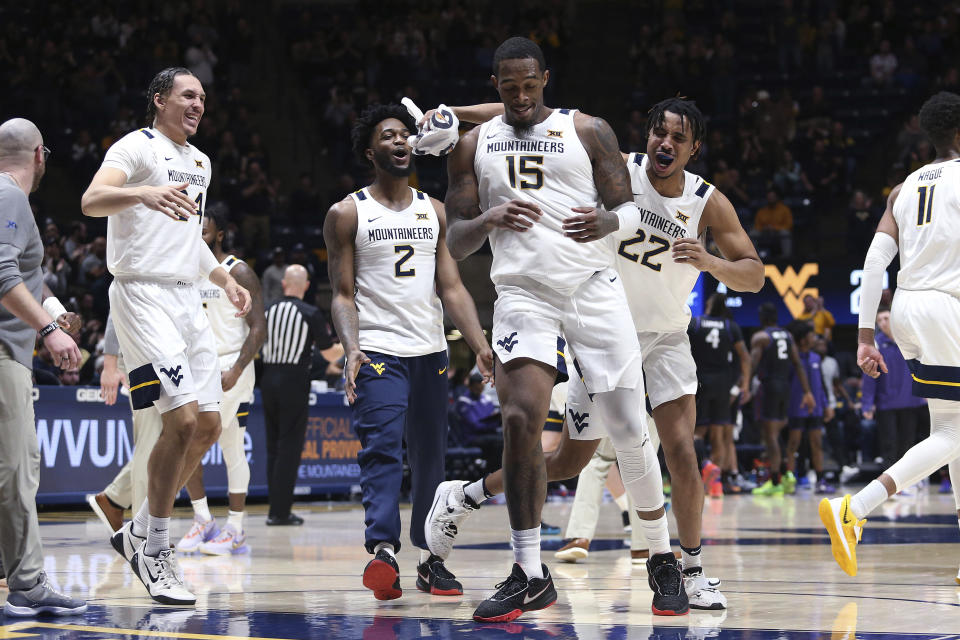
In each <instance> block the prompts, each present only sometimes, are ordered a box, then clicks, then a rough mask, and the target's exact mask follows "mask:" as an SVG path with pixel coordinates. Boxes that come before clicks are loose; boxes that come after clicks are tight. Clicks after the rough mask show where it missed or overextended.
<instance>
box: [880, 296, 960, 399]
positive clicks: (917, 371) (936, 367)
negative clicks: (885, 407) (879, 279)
mask: <svg viewBox="0 0 960 640" xmlns="http://www.w3.org/2000/svg"><path fill="white" fill-rule="evenodd" d="M890 329H891V330H892V332H893V339H894V340H896V342H897V346H898V347H900V352H901V353H903V358H904V359H905V360H906V361H907V365H909V367H910V372H911V377H912V378H913V395H915V396H917V397H920V398H939V399H941V400H960V300H958V299H957V298H956V297H954V296H952V295H950V294H949V293H944V292H942V291H908V290H906V289H897V292H896V293H895V294H894V296H893V307H892V308H891V310H890Z"/></svg>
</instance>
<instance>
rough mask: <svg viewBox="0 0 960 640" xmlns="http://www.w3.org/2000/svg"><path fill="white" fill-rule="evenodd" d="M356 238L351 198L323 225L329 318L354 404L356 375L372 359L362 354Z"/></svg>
mask: <svg viewBox="0 0 960 640" xmlns="http://www.w3.org/2000/svg"><path fill="white" fill-rule="evenodd" d="M356 236H357V205H356V203H355V202H353V200H352V199H351V198H349V197H347V198H344V199H343V200H341V201H340V202H338V203H337V204H335V205H333V206H332V207H330V210H329V211H328V212H327V219H326V220H325V221H324V223H323V239H324V242H325V243H326V245H327V273H328V274H329V277H330V286H331V287H332V288H333V301H332V302H331V304H330V315H331V316H332V318H333V326H334V328H335V329H336V330H337V335H338V336H339V337H340V342H341V344H343V350H344V352H345V353H346V354H347V362H346V365H345V366H344V368H343V373H344V375H345V376H346V383H345V384H344V391H345V392H346V394H347V400H348V401H349V402H350V403H351V404H353V401H354V400H356V398H357V383H356V380H357V372H358V371H360V367H361V366H362V365H364V364H366V363H368V362H370V358H368V357H367V356H366V354H364V353H363V352H362V351H360V318H359V316H358V315H357V303H356V300H355V299H354V297H353V292H354V286H355V272H354V267H353V255H354V244H353V241H354V238H356Z"/></svg>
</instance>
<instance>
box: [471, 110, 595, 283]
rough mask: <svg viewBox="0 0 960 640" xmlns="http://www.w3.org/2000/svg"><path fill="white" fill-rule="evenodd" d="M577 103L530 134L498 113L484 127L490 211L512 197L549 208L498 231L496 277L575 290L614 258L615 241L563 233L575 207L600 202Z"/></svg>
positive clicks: (483, 194) (480, 173) (482, 178)
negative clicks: (521, 226) (522, 227)
mask: <svg viewBox="0 0 960 640" xmlns="http://www.w3.org/2000/svg"><path fill="white" fill-rule="evenodd" d="M573 114H574V110H571V109H554V111H553V113H551V114H550V115H549V116H548V117H547V118H546V120H544V121H543V122H541V123H539V124H537V125H535V126H534V127H533V128H532V129H531V130H530V131H529V132H528V133H527V134H525V135H524V136H523V137H520V136H518V135H517V133H516V131H515V130H514V128H513V127H512V126H510V125H508V124H507V123H506V122H504V120H503V116H498V117H496V118H494V119H493V120H490V121H488V122H486V123H484V124H483V125H481V127H480V131H479V136H478V138H477V152H476V155H475V156H474V163H473V164H474V171H475V172H476V175H477V181H478V183H479V195H480V208H481V209H482V210H483V211H487V210H488V209H492V208H493V207H496V206H497V205H500V204H503V203H505V202H508V201H510V200H514V199H516V200H524V201H527V202H533V203H536V204H537V205H538V206H539V207H540V211H541V212H542V214H543V215H542V216H541V218H540V220H539V221H537V222H536V223H534V225H533V227H532V228H530V229H529V230H527V231H525V232H523V233H518V232H516V231H511V230H509V229H494V230H493V231H491V232H490V246H491V248H492V249H493V266H492V267H491V269H490V279H491V280H493V282H494V284H503V283H505V282H508V281H509V280H510V278H511V277H517V276H519V277H528V278H532V279H534V280H536V281H538V282H540V283H541V284H544V285H546V286H548V287H550V288H551V289H554V290H555V291H558V292H572V291H573V290H574V289H576V288H577V287H578V286H579V285H580V284H582V283H583V282H585V281H586V280H587V279H588V278H590V276H592V275H593V274H594V273H596V272H597V271H600V270H602V269H605V268H607V267H609V266H611V265H612V264H613V251H612V247H613V242H612V239H610V238H604V239H603V240H599V241H597V242H586V243H578V242H574V241H573V240H571V239H570V238H567V237H565V236H564V235H563V221H564V220H565V219H566V218H569V217H572V216H575V215H578V214H577V213H575V212H574V211H572V210H571V209H572V208H573V207H599V206H600V196H599V194H598V193H597V187H596V185H595V184H594V181H593V166H592V165H591V163H590V157H589V156H588V155H587V150H586V149H585V148H584V146H583V144H582V143H581V142H580V138H579V136H578V135H577V131H576V128H575V127H574V122H573Z"/></svg>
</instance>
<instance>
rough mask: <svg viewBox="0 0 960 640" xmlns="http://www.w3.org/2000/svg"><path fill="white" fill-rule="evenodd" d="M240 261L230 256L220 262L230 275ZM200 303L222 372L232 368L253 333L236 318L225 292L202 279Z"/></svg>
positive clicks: (234, 310) (234, 308)
mask: <svg viewBox="0 0 960 640" xmlns="http://www.w3.org/2000/svg"><path fill="white" fill-rule="evenodd" d="M238 262H240V259H239V258H237V257H235V256H232V255H230V256H227V257H226V258H224V259H223V262H221V263H220V266H221V267H223V270H224V271H226V272H227V273H230V270H231V269H233V267H234V266H236V264H237V263H238ZM199 289H200V300H201V301H202V302H203V310H204V311H205V312H206V314H207V320H209V321H210V328H211V329H212V330H213V336H214V337H215V338H216V340H217V355H218V356H220V369H221V370H226V369H229V368H230V367H232V366H233V363H234V362H236V361H237V357H238V356H239V355H240V349H241V348H242V347H243V342H244V341H245V340H246V339H247V336H248V335H249V334H250V325H248V324H247V321H246V319H244V318H238V317H237V308H236V307H234V306H233V303H232V302H230V299H229V298H228V297H227V293H226V291H224V290H223V289H221V288H220V287H218V286H217V285H215V284H213V283H212V282H210V280H208V279H206V278H203V279H201V280H200V285H199Z"/></svg>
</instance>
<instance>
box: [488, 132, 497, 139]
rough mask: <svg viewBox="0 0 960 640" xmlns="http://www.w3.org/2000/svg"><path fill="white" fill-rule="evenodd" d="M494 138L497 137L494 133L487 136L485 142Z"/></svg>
mask: <svg viewBox="0 0 960 640" xmlns="http://www.w3.org/2000/svg"><path fill="white" fill-rule="evenodd" d="M496 137H497V134H495V133H492V134H488V135H487V140H489V139H490V138H496Z"/></svg>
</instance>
